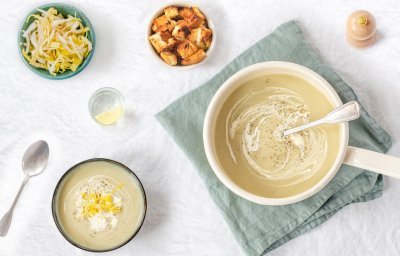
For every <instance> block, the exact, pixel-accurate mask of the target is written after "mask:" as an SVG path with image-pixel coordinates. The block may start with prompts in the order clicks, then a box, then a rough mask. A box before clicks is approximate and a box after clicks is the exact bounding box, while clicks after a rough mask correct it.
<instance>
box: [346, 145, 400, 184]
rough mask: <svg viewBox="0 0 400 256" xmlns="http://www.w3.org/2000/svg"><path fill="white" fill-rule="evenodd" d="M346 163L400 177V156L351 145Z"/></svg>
mask: <svg viewBox="0 0 400 256" xmlns="http://www.w3.org/2000/svg"><path fill="white" fill-rule="evenodd" d="M343 163H344V164H347V165H351V166H355V167H359V168H361V169H366V170H368V171H372V172H376V173H381V174H383V175H387V176H390V177H394V178H397V179H400V158H399V157H394V156H390V155H385V154H382V153H378V152H374V151H371V150H366V149H362V148H356V147H351V146H349V147H348V148H347V153H346V156H345V158H344V161H343Z"/></svg>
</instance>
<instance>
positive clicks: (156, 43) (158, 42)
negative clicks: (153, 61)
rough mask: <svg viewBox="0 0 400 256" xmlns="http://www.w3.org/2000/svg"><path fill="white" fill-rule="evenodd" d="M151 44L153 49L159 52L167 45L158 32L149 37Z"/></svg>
mask: <svg viewBox="0 0 400 256" xmlns="http://www.w3.org/2000/svg"><path fill="white" fill-rule="evenodd" d="M149 40H150V43H151V45H153V47H154V49H155V50H156V51H157V52H158V53H160V52H161V51H162V50H164V49H165V48H166V47H167V46H168V45H167V43H166V42H164V41H163V40H162V38H161V35H160V33H158V32H157V33H155V34H154V35H152V36H150V37H149Z"/></svg>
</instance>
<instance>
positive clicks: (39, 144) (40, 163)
mask: <svg viewBox="0 0 400 256" xmlns="http://www.w3.org/2000/svg"><path fill="white" fill-rule="evenodd" d="M48 159H49V145H48V144H47V142H46V141H43V140H39V141H36V142H35V143H33V144H32V145H30V146H29V148H28V149H27V150H26V151H25V154H24V156H23V158H22V169H23V170H24V172H25V178H24V181H23V182H22V184H21V187H20V188H19V191H18V193H17V196H16V197H15V199H14V202H13V204H12V205H11V207H10V209H9V210H8V212H7V213H6V214H5V215H4V216H3V218H2V219H1V221H0V236H5V235H7V232H8V228H9V227H10V223H11V219H12V214H13V211H14V207H15V205H16V204H17V201H18V198H19V196H20V195H21V192H22V189H23V188H24V186H25V184H26V182H27V181H28V180H29V178H30V177H32V176H35V175H37V174H39V173H41V172H42V171H43V170H44V168H45V167H46V164H47V160H48Z"/></svg>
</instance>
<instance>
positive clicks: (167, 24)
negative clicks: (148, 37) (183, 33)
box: [151, 15, 176, 32]
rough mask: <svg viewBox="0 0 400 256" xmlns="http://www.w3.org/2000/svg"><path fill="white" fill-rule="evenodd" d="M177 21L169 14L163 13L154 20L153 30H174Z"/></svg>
mask: <svg viewBox="0 0 400 256" xmlns="http://www.w3.org/2000/svg"><path fill="white" fill-rule="evenodd" d="M175 23H176V21H174V20H171V19H170V18H168V16H166V15H163V16H161V17H158V18H157V19H155V20H154V22H153V25H152V26H151V30H153V31H154V32H162V31H166V30H168V31H172V30H173V29H174V26H175Z"/></svg>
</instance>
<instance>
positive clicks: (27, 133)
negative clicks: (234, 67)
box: [0, 0, 400, 256]
mask: <svg viewBox="0 0 400 256" xmlns="http://www.w3.org/2000/svg"><path fill="white" fill-rule="evenodd" d="M64 2H65V3H70V4H72V5H75V6H76V7H78V8H80V9H81V10H82V11H83V12H84V13H86V15H87V16H88V17H89V19H90V20H91V21H92V24H93V25H94V27H95V32H96V35H97V49H96V52H95V54H94V58H93V60H92V62H91V63H90V64H89V66H88V67H87V68H86V69H85V70H84V71H83V72H82V73H81V74H79V75H77V76H76V77H74V78H71V79H68V80H65V81H49V80H45V79H43V78H40V77H38V76H36V75H35V74H34V73H32V72H31V71H30V70H29V69H28V68H27V67H25V66H24V64H23V63H22V61H21V60H20V57H19V56H18V51H17V43H16V37H17V32H18V27H19V25H20V23H21V22H22V20H23V18H24V16H25V15H26V14H27V13H28V12H29V11H31V10H32V9H33V8H35V7H37V6H39V5H41V4H45V3H47V2H42V1H34V2H33V1H29V0H19V1H6V0H1V10H2V14H3V15H2V18H1V20H0V103H1V106H0V189H1V190H0V215H2V214H3V213H5V212H6V210H7V209H8V207H9V206H10V205H11V202H12V199H13V197H14V196H15V194H16V192H17V190H18V187H19V185H20V182H21V181H22V179H23V173H22V171H21V163H20V161H21V157H22V155H23V152H24V150H25V148H26V147H27V146H28V145H29V144H30V143H31V142H33V141H34V140H36V139H45V140H48V141H49V143H50V151H51V153H50V154H51V159H50V162H49V164H48V167H47V169H46V170H45V172H44V173H43V174H41V175H40V176H37V177H34V178H32V179H31V180H30V182H29V183H28V184H27V186H26V188H25V191H24V192H23V194H22V197H21V200H20V201H19V203H18V205H17V207H16V210H15V213H14V219H13V222H12V224H11V228H10V231H9V233H8V235H7V237H3V238H0V255H1V256H3V255H68V256H69V255H90V254H91V253H88V252H84V251H81V250H79V249H77V248H75V247H73V246H72V245H70V244H69V243H68V242H67V241H66V240H64V238H63V237H62V236H61V234H60V233H59V232H58V230H57V228H56V226H55V224H54V222H53V219H52V216H51V210H50V207H51V197H52V193H53V189H54V187H55V185H56V183H57V181H58V179H59V178H60V177H61V175H62V174H63V173H64V172H65V171H66V170H67V169H68V168H69V167H70V166H72V165H74V164H75V163H77V162H80V161H82V160H85V159H88V158H92V157H107V158H112V159H115V160H117V161H121V162H123V163H125V164H127V165H128V166H130V167H131V168H132V169H133V170H134V171H135V172H136V173H137V174H138V176H139V177H140V178H141V180H142V182H143V184H144V187H145V189H146V192H147V196H148V203H149V207H148V215H147V217H146V221H145V223H144V226H143V227H142V230H141V231H140V233H139V234H138V235H137V237H136V238H135V239H134V240H133V241H131V242H130V243H129V244H127V245H126V246H124V247H123V248H121V249H119V250H117V251H114V252H112V253H108V254H106V255H243V252H242V250H241V248H240V247H239V246H238V244H237V243H236V241H235V240H234V238H233V235H232V234H231V232H230V230H229V229H228V227H227V225H226V224H225V222H224V220H223V219H222V217H221V216H220V214H219V212H218V210H217V208H216V207H215V205H214V204H213V202H212V201H211V200H210V198H209V196H208V194H207V192H206V190H205V187H204V186H203V184H202V182H201V180H200V178H199V177H198V175H197V173H196V171H195V170H194V168H193V167H192V165H191V164H190V162H189V161H188V160H187V158H186V157H185V156H184V155H183V153H182V152H181V151H180V149H179V148H178V147H177V146H176V145H175V144H174V142H173V141H172V140H171V139H170V137H169V136H168V135H167V134H166V132H165V131H164V130H163V129H162V128H161V126H160V125H159V124H158V123H157V121H156V119H155V118H154V114H156V113H157V112H158V111H160V110H161V109H163V108H164V107H165V106H166V105H168V104H169V103H170V102H172V101H173V100H175V99H176V98H178V97H179V96H181V95H183V94H184V93H186V92H188V91H190V90H191V89H194V88H196V87H197V86H199V85H201V84H202V83H203V82H205V81H207V80H208V79H210V78H211V77H212V76H213V75H214V74H215V73H217V72H218V71H219V70H221V69H222V68H223V67H224V66H225V65H226V64H227V63H228V62H229V61H230V60H232V59H233V58H234V57H236V56H237V55H239V54H240V53H241V52H242V51H244V50H245V49H247V48H248V47H249V46H251V45H252V44H253V43H255V42H256V41H258V40H259V39H261V38H263V37H264V36H266V35H267V34H268V33H270V32H272V31H273V30H274V29H275V28H276V27H277V26H278V25H280V24H281V23H283V22H286V21H288V20H290V19H295V20H297V21H298V22H299V24H300V26H301V28H302V30H303V32H304V35H305V37H306V39H307V40H308V41H309V42H310V44H311V45H312V46H313V47H314V48H315V49H316V51H317V52H318V54H319V55H320V56H321V57H322V59H323V60H324V61H325V62H326V63H328V64H329V65H331V66H332V67H333V68H334V69H335V70H336V71H337V72H338V73H339V74H340V75H341V76H342V78H343V79H344V80H345V81H346V82H348V83H349V84H350V85H352V87H353V89H354V90H355V92H356V93H357V94H358V96H359V98H360V101H361V102H362V103H363V104H364V106H365V107H366V109H367V110H368V111H369V113H370V114H371V115H372V116H373V117H374V118H376V119H377V120H378V121H379V122H380V123H381V124H382V126H383V127H384V128H385V129H387V131H388V132H389V133H390V134H391V135H392V136H393V138H394V140H398V139H399V138H400V118H399V117H400V116H399V112H398V110H400V100H399V99H400V82H399V81H400V49H399V42H400V30H399V24H400V16H399V13H400V3H399V2H398V1H397V0H387V1H373V0H368V1H365V0H364V1H345V0H341V1H316V0H315V1H294V0H293V1H246V0H235V1H228V0H226V1H213V0H207V1H196V2H197V3H199V4H200V6H203V10H204V11H205V12H206V13H207V14H208V15H209V16H210V17H211V19H213V21H214V24H215V27H216V31H215V32H216V33H217V36H218V41H217V47H216V49H215V52H214V54H213V56H210V59H209V61H208V63H207V64H205V65H204V66H200V67H199V68H196V69H193V70H189V71H176V70H171V69H167V68H165V67H163V66H160V65H158V64H157V63H156V62H155V61H154V60H153V56H152V55H151V54H150V52H149V51H148V49H147V48H146V41H145V38H144V34H145V30H146V26H147V24H148V20H149V17H150V16H151V15H152V14H153V12H154V11H155V10H156V9H157V8H158V7H159V6H161V5H163V3H164V1H161V0H159V1H132V0H118V1H108V0H97V1H83V0H82V1H78V0H76V1H64ZM357 9H367V10H369V11H371V12H372V13H373V14H375V16H376V19H377V24H378V29H379V38H378V42H377V44H376V45H374V46H373V47H372V48H369V49H365V50H357V49H354V48H351V47H350V46H349V45H348V44H347V42H346V41H345V21H346V18H347V16H348V15H349V14H350V13H351V12H352V11H354V10H357ZM103 86H112V87H115V88H117V89H118V90H120V91H121V92H122V93H123V95H124V97H125V99H126V103H127V108H128V109H127V115H126V119H125V120H124V121H123V122H122V123H121V124H120V125H119V126H118V127H111V128H110V127H109V128H104V127H100V126H99V125H97V124H96V123H95V122H94V121H93V120H92V119H91V118H90V116H89V114H88V110H87V101H88V99H89V96H90V95H91V93H92V92H93V91H95V90H96V89H98V88H100V87H103ZM390 153H391V154H393V155H397V156H400V144H399V143H397V142H395V144H394V146H393V148H392V149H391V151H390ZM399 171H400V166H399ZM399 194H400V182H399V181H396V180H393V179H385V189H384V193H383V197H382V198H380V199H377V200H375V201H372V202H368V203H361V204H354V205H351V206H348V207H346V208H345V209H343V210H342V211H340V212H339V213H337V214H336V215H335V216H334V217H332V218H331V219H330V220H328V221H327V222H326V223H325V224H323V225H322V226H320V227H318V228H316V229H314V230H312V231H310V232H308V233H307V234H304V235H302V236H300V237H298V238H296V239H294V240H292V241H290V242H288V243H287V244H285V245H284V246H282V247H280V248H278V249H276V250H274V251H273V252H271V253H270V255H378V254H379V255H399V254H400V243H399V240H400V196H399Z"/></svg>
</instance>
